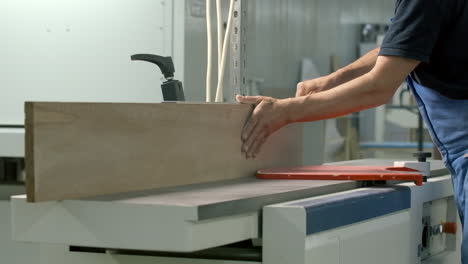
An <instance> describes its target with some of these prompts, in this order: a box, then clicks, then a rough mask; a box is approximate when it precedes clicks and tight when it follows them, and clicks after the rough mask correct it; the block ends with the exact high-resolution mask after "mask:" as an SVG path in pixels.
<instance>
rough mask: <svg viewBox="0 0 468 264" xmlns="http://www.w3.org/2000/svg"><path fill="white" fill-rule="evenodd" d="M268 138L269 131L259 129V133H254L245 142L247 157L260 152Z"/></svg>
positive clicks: (244, 148) (253, 156)
mask: <svg viewBox="0 0 468 264" xmlns="http://www.w3.org/2000/svg"><path fill="white" fill-rule="evenodd" d="M266 138H267V131H263V130H262V131H259V132H257V133H254V134H252V136H251V137H250V138H249V139H248V140H247V141H245V142H244V144H243V150H244V154H245V157H246V158H247V159H249V158H255V157H256V156H257V154H258V153H259V152H260V149H261V147H262V145H263V143H264V142H265V140H266Z"/></svg>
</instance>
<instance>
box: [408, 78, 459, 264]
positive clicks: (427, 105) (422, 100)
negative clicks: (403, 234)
mask: <svg viewBox="0 0 468 264" xmlns="http://www.w3.org/2000/svg"><path fill="white" fill-rule="evenodd" d="M407 83H408V86H409V87H410V89H411V90H412V92H413V95H414V97H415V99H416V101H417V103H418V106H419V111H420V113H421V115H422V116H423V118H424V121H425V122H426V126H427V127H428V129H429V133H430V134H431V137H432V139H433V141H434V143H435V144H436V146H437V148H438V149H439V151H440V153H441V154H442V157H443V160H444V162H445V165H446V167H447V169H448V170H449V171H450V173H451V175H452V183H453V191H454V196H455V201H456V203H457V208H458V213H459V215H460V220H461V223H462V226H463V227H468V217H465V216H468V202H467V200H466V199H467V198H468V157H466V156H465V155H466V154H467V153H468V100H454V99H450V98H447V97H445V96H443V95H441V94H440V93H438V92H436V91H434V90H432V89H429V88H427V87H424V86H422V85H420V84H418V83H417V82H416V81H415V80H414V79H412V78H411V77H409V78H408V79H407ZM461 259H462V263H463V264H468V228H463V241H462V248H461Z"/></svg>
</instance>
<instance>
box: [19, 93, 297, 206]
mask: <svg viewBox="0 0 468 264" xmlns="http://www.w3.org/2000/svg"><path fill="white" fill-rule="evenodd" d="M251 110H252V108H251V106H248V105H239V104H189V103H180V104H179V103H177V104H176V103H162V104H123V103H45V102H37V103H27V104H26V141H27V143H26V172H27V194H28V201H30V202H38V201H47V200H62V199H71V198H81V197H87V196H94V195H103V194H112V193H119V192H128V191H136V190H145V189H153V188H160V187H169V186H178V185H187V184H195V183H201V182H211V181H219V180H226V179H236V178H243V177H253V176H254V173H255V171H256V170H257V169H259V168H262V167H277V166H292V165H297V164H300V163H301V158H302V157H301V153H302V149H301V138H302V135H301V134H300V133H301V127H300V125H292V126H289V127H286V128H284V129H282V130H280V131H279V132H278V133H276V134H275V135H273V136H272V137H271V138H270V139H269V140H268V141H267V143H266V145H265V147H264V149H263V150H262V153H260V155H259V156H258V157H257V159H256V160H245V158H244V157H243V156H242V155H241V152H240V149H241V140H240V133H241V129H242V127H243V124H244V122H245V120H246V119H247V117H248V116H249V114H250V112H251ZM227 195H229V194H227Z"/></svg>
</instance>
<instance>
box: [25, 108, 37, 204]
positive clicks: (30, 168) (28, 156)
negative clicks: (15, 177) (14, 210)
mask: <svg viewBox="0 0 468 264" xmlns="http://www.w3.org/2000/svg"><path fill="white" fill-rule="evenodd" d="M24 110H25V122H24V123H25V130H26V132H25V137H26V138H25V143H26V144H25V152H24V153H25V166H26V168H25V170H26V197H27V202H31V203H33V202H36V195H35V194H36V190H35V189H36V188H35V182H34V103H32V102H26V103H25V105H24Z"/></svg>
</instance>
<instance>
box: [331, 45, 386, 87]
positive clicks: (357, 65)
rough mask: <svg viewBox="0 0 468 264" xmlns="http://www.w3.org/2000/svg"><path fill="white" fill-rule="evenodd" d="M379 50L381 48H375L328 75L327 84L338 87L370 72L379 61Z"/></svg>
mask: <svg viewBox="0 0 468 264" xmlns="http://www.w3.org/2000/svg"><path fill="white" fill-rule="evenodd" d="M379 51H380V48H375V49H373V50H371V51H369V52H368V53H366V54H365V55H364V56H362V57H361V58H359V59H358V60H356V61H355V62H353V63H351V64H349V65H348V66H345V67H343V68H341V69H339V70H338V71H336V72H334V73H331V74H330V75H328V76H326V78H327V79H328V81H329V85H327V86H328V87H329V88H332V87H336V86H339V85H341V84H343V83H346V82H349V81H351V80H354V79H356V78H358V77H360V76H362V75H364V74H366V73H368V72H370V70H372V68H373V67H374V65H375V62H376V61H377V57H378V55H379Z"/></svg>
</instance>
